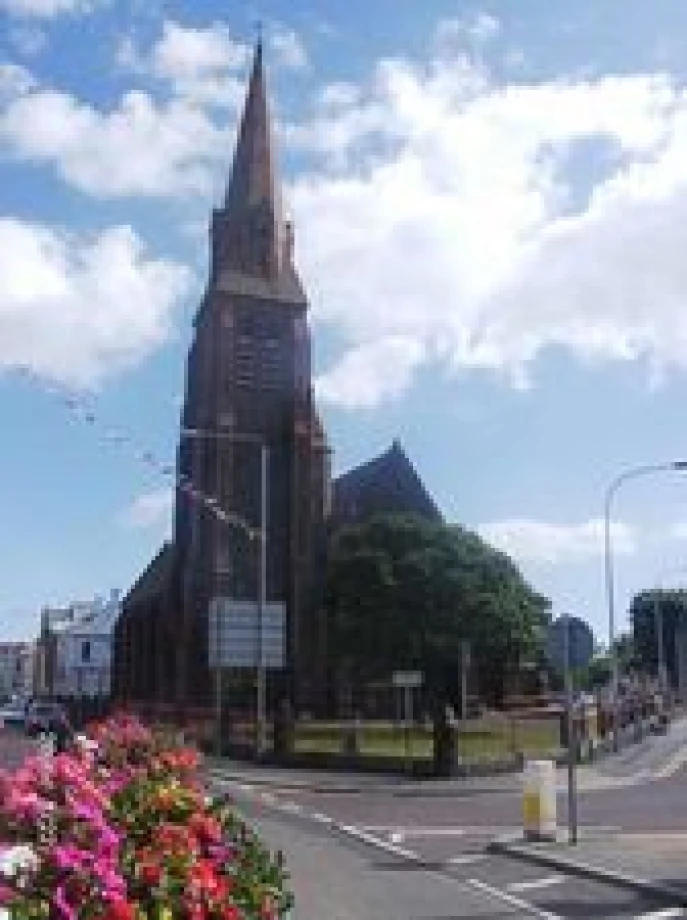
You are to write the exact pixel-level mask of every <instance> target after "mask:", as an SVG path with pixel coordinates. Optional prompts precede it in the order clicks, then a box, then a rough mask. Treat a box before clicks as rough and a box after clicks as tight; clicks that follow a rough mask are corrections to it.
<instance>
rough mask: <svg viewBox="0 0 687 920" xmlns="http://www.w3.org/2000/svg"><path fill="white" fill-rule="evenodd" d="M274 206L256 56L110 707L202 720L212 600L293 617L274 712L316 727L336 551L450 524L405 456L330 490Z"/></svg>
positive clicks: (284, 227)
mask: <svg viewBox="0 0 687 920" xmlns="http://www.w3.org/2000/svg"><path fill="white" fill-rule="evenodd" d="M280 191H281V190H280V185H279V179H278V174H277V162H276V153H275V146H274V139H273V133H272V124H271V119H270V112H269V106H268V98H267V91H266V83H265V72H264V66H263V51H262V46H261V44H258V47H257V49H256V52H255V58H254V61H253V68H252V73H251V76H250V82H249V87H248V93H247V98H246V103H245V108H244V111H243V116H242V119H241V122H240V126H239V131H238V140H237V145H236V151H235V155H234V162H233V167H232V169H231V173H230V176H229V180H228V184H227V187H226V193H225V196H224V200H223V202H222V204H221V207H219V208H218V209H216V210H215V211H214V213H213V215H212V221H211V229H210V265H209V277H208V283H207V287H206V290H205V294H204V297H203V299H202V302H201V304H200V307H199V309H198V312H197V315H196V318H195V322H194V331H193V340H192V343H191V346H190V349H189V354H188V360H187V367H186V392H185V401H184V406H183V411H182V416H181V426H180V437H179V447H178V454H177V490H176V501H175V514H174V533H173V539H172V541H171V542H170V543H167V544H165V545H164V546H163V547H162V548H161V550H160V551H159V553H158V554H157V555H156V557H155V558H154V559H153V560H152V562H151V563H150V565H149V566H148V567H147V568H146V569H145V571H144V572H143V573H142V575H141V576H140V577H139V579H138V580H137V582H136V583H135V585H134V586H133V588H132V589H131V591H130V592H129V594H128V596H127V597H126V598H125V600H124V604H123V611H122V615H121V617H120V619H119V622H118V625H117V630H116V634H115V664H114V674H113V684H114V687H113V696H114V701H115V703H116V704H119V705H125V706H129V707H131V708H133V709H136V710H138V711H139V712H140V713H141V714H143V715H149V716H153V717H161V716H162V717H168V718H171V719H174V720H175V721H178V722H186V721H188V719H189V718H193V717H194V714H196V715H197V714H198V713H202V712H208V711H209V706H210V705H211V703H212V700H213V682H212V675H211V673H210V669H209V664H208V623H209V611H210V608H211V605H212V603H213V599H216V598H225V599H229V600H230V601H232V602H233V601H239V602H240V601H245V602H253V603H255V602H256V601H258V600H259V599H260V598H261V597H262V600H263V601H265V602H266V603H268V604H269V603H273V602H278V603H282V604H283V605H284V606H285V610H286V635H285V650H286V667H285V668H284V669H283V670H282V671H275V672H272V673H271V674H270V677H269V681H268V687H267V690H268V707H269V708H272V707H273V706H274V704H275V702H276V701H277V700H278V699H283V698H288V699H289V700H290V701H291V703H292V704H293V706H294V709H295V710H296V711H302V710H309V711H314V712H316V711H317V710H318V708H321V706H322V701H323V700H324V699H325V698H326V681H327V654H326V645H325V643H326V624H325V623H324V621H323V612H322V610H321V605H320V604H319V603H318V600H319V598H320V596H321V588H322V579H323V577H324V570H325V567H326V550H327V541H328V538H330V537H331V536H332V535H333V533H334V532H335V531H336V530H337V529H338V528H339V527H341V526H344V525H346V524H351V523H360V522H361V521H362V520H364V519H365V518H366V517H369V516H371V515H373V514H378V513H403V514H415V515H420V516H424V517H428V518H430V519H434V520H437V519H440V515H439V512H438V510H437V508H436V506H435V505H434V502H433V501H432V499H431V497H430V496H429V494H428V493H427V492H426V490H425V489H424V486H423V485H422V483H421V481H420V479H419V477H418V475H417V473H416V472H415V470H414V468H413V467H412V464H411V463H410V461H409V460H408V458H407V457H406V455H405V454H404V452H403V450H402V449H401V447H400V445H399V444H398V443H394V445H393V446H392V447H391V449H390V450H388V451H386V452H385V453H384V454H382V455H381V457H379V458H377V459H375V460H372V461H369V462H368V463H366V464H363V465H362V466H360V467H358V468H356V469H355V470H352V471H350V472H348V473H346V474H344V475H343V476H341V477H340V479H339V480H338V481H337V482H335V483H334V484H333V486H332V483H331V478H330V451H329V447H328V444H327V440H326V437H325V434H324V431H323V427H322V424H321V423H320V420H319V417H318V413H317V409H316V407H315V402H314V398H313V390H312V380H311V345H310V330H309V326H308V300H307V296H306V293H305V291H304V289H303V286H302V284H301V281H300V278H299V276H298V272H297V270H296V265H295V261H294V259H295V254H294V233H293V228H292V226H291V224H290V223H289V222H288V221H287V220H286V219H285V217H284V213H283V211H282V204H281V194H280ZM330 493H332V494H333V505H334V506H333V508H330V504H331V498H330ZM211 505H212V507H210V506H211ZM330 512H332V513H330ZM263 520H264V524H265V528H264V530H265V535H266V552H265V554H264V556H261V554H260V539H256V537H259V536H260V532H261V528H262V525H263ZM262 561H264V563H265V570H264V571H263V570H262V567H261V562H262ZM261 575H264V577H262V578H261ZM261 588H262V589H263V590H261ZM263 591H264V596H262V594H263ZM251 679H252V678H251ZM250 686H252V685H251V684H250V682H248V683H247V684H246V687H250ZM250 695H251V694H250V693H248V694H244V697H246V696H250Z"/></svg>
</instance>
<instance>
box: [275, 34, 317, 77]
mask: <svg viewBox="0 0 687 920" xmlns="http://www.w3.org/2000/svg"><path fill="white" fill-rule="evenodd" d="M269 44H270V52H271V54H270V58H271V59H272V60H274V62H275V63H276V64H277V65H278V66H281V67H284V68H288V69H290V70H305V69H307V67H308V66H309V61H308V52H307V51H306V50H305V46H304V44H303V42H302V41H301V39H300V37H299V36H298V34H297V33H296V32H294V31H293V29H286V28H278V29H276V30H275V31H274V32H272V34H271V35H270V38H269Z"/></svg>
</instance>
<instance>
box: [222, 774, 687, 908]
mask: <svg viewBox="0 0 687 920" xmlns="http://www.w3.org/2000/svg"><path fill="white" fill-rule="evenodd" d="M219 788H222V789H224V791H226V792H229V793H230V794H231V795H232V796H233V797H234V798H235V799H236V801H237V804H238V807H239V808H240V809H241V810H242V811H243V813H244V814H245V815H246V817H247V818H248V819H249V820H250V821H251V822H252V823H254V824H255V825H257V827H258V828H259V830H260V832H261V834H262V835H263V837H264V839H265V840H266V841H267V842H268V843H269V844H270V846H272V847H276V848H280V849H282V850H283V851H284V853H285V855H286V859H287V864H288V865H289V866H290V868H291V871H292V874H293V884H294V890H295V893H296V903H297V909H296V913H295V920H323V918H325V917H326V918H334V920H339V918H340V920H353V918H356V920H411V918H412V920H420V918H422V920H439V918H442V920H450V918H466V920H467V918H473V917H474V918H481V917H492V918H498V917H540V918H545V920H575V918H582V917H588V918H594V920H602V918H616V917H618V918H620V917H628V918H629V917H632V918H640V917H641V918H652V920H653V918H666V920H667V918H670V917H683V916H686V917H687V913H683V912H682V911H681V910H680V909H679V908H677V907H676V906H675V905H671V904H669V903H666V902H665V901H662V902H657V901H653V900H651V899H649V898H646V897H644V896H641V895H639V894H637V893H634V892H631V891H628V890H625V889H622V888H618V887H616V886H614V885H610V884H602V883H598V882H591V881H587V880H584V879H581V878H579V877H575V876H568V875H566V874H565V873H562V872H558V871H556V872H554V871H550V870H546V869H541V868H537V867H534V866H530V865H527V864H523V863H521V862H518V861H514V860H511V859H509V858H508V857H503V856H496V855H491V854H489V853H487V852H486V845H487V844H488V842H489V841H490V840H492V839H493V838H494V837H495V836H498V835H499V834H503V833H511V832H513V831H516V830H517V829H518V828H519V820H520V809H521V802H520V795H519V794H518V793H515V792H513V791H504V792H492V791H489V790H487V791H485V792H483V793H480V792H479V791H475V790H474V789H473V791H472V792H471V793H470V794H469V795H463V796H460V795H452V794H449V793H447V794H442V795H437V794H436V793H435V792H433V791H432V790H431V788H423V786H422V785H420V786H419V787H418V789H417V790H415V791H413V790H409V789H407V788H403V789H398V788H395V787H394V786H393V785H390V786H389V787H387V788H386V789H385V788H383V787H379V786H377V787H375V788H372V789H368V790H365V789H363V790H361V791H358V792H353V791H348V792H339V793H331V792H324V791H319V792H313V791H308V790H307V789H294V788H293V787H289V788H285V789H280V788H279V787H278V786H275V787H271V788H266V787H264V786H263V787H260V786H258V785H255V786H252V785H251V784H250V783H249V782H242V783H239V784H237V783H236V782H235V781H228V782H223V781H221V780H220V781H219ZM686 793H687V780H686V778H685V776H684V775H683V774H682V773H676V774H675V775H674V776H673V777H671V778H670V779H665V780H662V781H655V782H652V783H649V784H641V785H634V786H623V787H619V788H617V789H608V788H605V789H603V790H602V789H597V790H596V791H588V792H585V793H584V794H583V795H582V797H581V809H580V812H581V819H582V821H583V822H584V823H585V824H586V825H588V826H589V827H593V828H596V829H597V830H598V832H599V833H602V832H604V831H608V830H610V829H611V828H618V827H631V828H636V829H643V830H647V829H651V830H657V829H659V828H661V829H672V828H675V827H677V826H680V827H684V825H685V823H687V822H686V821H685V809H684V804H683V803H684V801H685V795H686ZM564 798H565V797H564V796H561V798H560V802H559V804H560V805H563V804H564ZM563 811H564V809H563Z"/></svg>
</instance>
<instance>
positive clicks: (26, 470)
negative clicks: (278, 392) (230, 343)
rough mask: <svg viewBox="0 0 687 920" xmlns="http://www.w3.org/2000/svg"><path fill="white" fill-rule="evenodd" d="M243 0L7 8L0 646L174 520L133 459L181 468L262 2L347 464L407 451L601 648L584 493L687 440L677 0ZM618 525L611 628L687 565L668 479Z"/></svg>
mask: <svg viewBox="0 0 687 920" xmlns="http://www.w3.org/2000/svg"><path fill="white" fill-rule="evenodd" d="M237 6H238V5H237V4H227V3H219V2H214V0H204V2H203V3H202V4H199V3H194V4H190V3H177V2H173V0H169V2H165V3H162V2H158V3H155V2H144V0H89V2H85V0H83V2H82V0H0V55H1V56H0V171H1V176H0V418H2V421H3V424H2V431H3V438H2V445H3V449H2V452H1V453H0V482H1V483H2V514H1V515H0V560H1V563H0V564H1V572H2V575H1V577H0V633H1V634H2V635H3V636H6V637H23V636H28V635H31V634H32V633H33V632H34V629H35V623H36V620H37V616H38V611H39V610H40V607H41V606H42V605H43V604H47V603H61V602H65V601H67V600H69V599H76V598H84V597H88V596H90V595H92V594H94V593H106V592H107V591H108V589H109V588H110V587H121V588H124V589H126V588H127V587H128V586H129V585H130V584H131V582H132V581H133V579H134V578H135V576H136V574H137V572H139V571H140V569H141V567H142V566H143V565H144V564H145V563H146V562H147V560H148V559H149V558H150V556H151V554H152V553H153V552H154V551H155V549H156V547H157V546H158V545H159V541H160V540H161V539H163V537H164V535H165V533H166V532H167V531H168V528H169V489H168V486H167V485H166V483H165V482H164V480H163V478H162V477H161V476H160V475H158V474H157V473H156V472H155V471H154V470H153V469H151V468H150V466H149V465H146V464H145V463H143V462H141V460H140V457H139V456H138V453H140V451H141V450H146V449H149V450H151V451H152V452H154V454H155V455H156V456H157V457H159V458H160V459H161V461H163V462H165V461H167V460H171V459H172V458H173V456H174V447H175V435H176V426H177V423H178V412H179V403H180V398H181V396H182V393H183V374H184V360H185V353H186V348H187V346H188V342H189V335H190V329H191V321H192V317H193V314H194V311H195V309H196V307H197V304H198V302H199V297H200V294H201V291H202V288H203V284H204V281H205V270H206V263H207V253H206V242H207V226H208V218H209V214H210V209H211V207H212V205H213V203H215V202H216V201H217V200H218V198H219V196H220V194H221V190H222V186H223V184H224V182H225V181H226V177H227V173H228V168H229V163H230V159H231V152H232V148H233V142H234V132H235V124H236V117H237V113H238V111H239V109H240V105H241V103H242V99H243V92H244V86H245V79H246V71H247V66H248V61H249V58H250V52H251V43H252V40H253V37H254V34H255V26H254V23H255V20H256V19H257V17H258V16H260V18H261V19H262V21H263V23H264V27H263V28H264V33H265V42H266V46H267V55H266V56H267V61H268V67H269V80H270V86H271V91H272V94H273V97H274V107H275V112H276V117H277V122H278V137H279V147H280V153H281V160H282V166H283V170H282V171H283V176H284V181H285V186H286V195H285V197H286V201H287V204H288V208H289V211H290V213H291V215H292V216H293V219H294V221H295V225H296V245H297V260H298V264H299V266H300V269H301V274H302V276H303V278H304V281H305V283H306V286H307V289H308V290H309V292H310V296H311V305H312V312H311V319H312V325H313V330H314V347H315V370H316V377H317V390H318V395H319V400H320V405H321V409H322V414H323V416H324V419H325V423H326V427H327V430H328V432H329V436H330V440H331V443H332V446H333V448H334V462H335V468H336V469H337V470H342V469H345V468H347V467H349V466H351V465H353V464H355V463H357V462H359V461H361V460H363V459H365V458H367V457H369V456H371V455H373V454H374V453H376V452H379V451H380V450H383V449H384V448H386V447H387V446H388V445H389V443H390V442H391V440H392V439H393V438H395V437H399V438H400V439H401V440H402V442H403V444H404V445H405V447H406V449H407V451H408V453H409V455H410V456H411V458H412V460H413V461H414V462H415V464H416V466H417V468H418V470H419V472H420V474H421V475H422V477H423V478H424V480H425V482H426V484H427V486H428V488H429V489H430V490H431V491H432V492H433V494H434V495H435V496H436V498H437V501H438V502H439V504H440V506H441V508H442V509H443V511H444V513H445V515H446V517H447V518H448V519H450V520H454V521H460V522H462V523H464V524H466V525H468V526H470V527H473V528H476V529H478V530H479V531H480V532H481V533H483V534H484V535H485V536H486V537H487V538H488V539H490V540H492V541H493V542H495V543H497V544H498V545H500V546H502V547H504V548H505V549H506V550H508V551H509V552H511V553H512V555H513V556H514V557H515V558H516V560H517V561H518V562H519V563H520V564H521V566H522V568H523V570H524V571H525V573H526V575H527V576H528V577H529V578H530V580H531V581H532V583H533V584H534V585H535V586H536V587H537V588H538V589H539V590H541V591H542V592H544V593H545V594H547V595H548V596H549V597H550V598H551V599H552V602H553V608H554V611H555V612H556V613H561V612H564V611H565V612H570V613H574V614H577V615H581V616H583V617H585V618H586V619H588V620H589V621H590V622H591V623H592V625H593V626H594V627H595V629H596V630H597V631H598V632H599V633H600V634H601V636H602V637H603V635H604V632H605V619H606V614H605V600H604V591H603V557H602V515H603V496H604V491H605V489H606V488H607V486H608V484H609V482H610V481H611V480H612V479H613V477H614V476H615V475H616V474H617V473H618V472H620V471H621V470H623V469H624V468H626V467H628V466H633V465H635V464H638V463H644V462H652V461H662V460H671V459H678V458H683V457H687V427H686V426H685V405H686V404H687V374H686V371H687V260H685V257H684V246H685V243H686V242H687V233H686V232H685V229H684V228H685V226H686V225H687V8H686V7H685V5H684V3H683V2H682V0H654V2H653V3H651V4H647V3H646V2H645V0H607V2H604V3H603V4H600V3H598V2H596V0H579V2H576V3H574V4H573V3H558V4H552V3H551V2H550V0H521V2H519V3H511V2H506V0H502V2H494V3H491V4H489V5H484V4H481V3H460V4H458V3H455V2H453V3H449V2H439V0H435V2H432V3H427V4H418V3H414V2H411V0H403V2H399V0H393V2H392V0H376V2H375V3H369V2H366V3H363V2H360V0H353V2H348V3H346V4H341V3H339V2H334V0H329V2H318V3H317V4H312V3H311V4H306V3H304V2H295V0H290V2H289V3H286V2H281V3H279V2H270V0H265V2H264V3H262V4H261V5H260V6H259V7H258V5H257V4H245V5H243V6H242V11H241V12H236V10H235V7H237ZM22 368H29V369H30V371H31V374H30V375H28V376H27V375H26V374H25V373H22V372H20V370H21V369H22ZM65 393H73V394H78V401H79V402H78V405H79V407H80V411H83V407H84V406H87V407H90V409H91V410H92V411H93V413H94V416H95V419H96V422H95V424H89V423H86V422H85V421H84V420H83V419H82V418H81V419H80V418H79V417H77V416H78V414H79V413H78V412H77V413H76V415H75V413H74V412H73V411H71V410H70V409H69V408H68V407H67V405H66V404H65V401H64V394H65ZM113 432H120V433H121V432H125V433H126V435H127V441H126V442H125V443H124V444H120V445H119V446H117V445H115V444H113V443H112V438H113ZM613 526H614V531H613V534H614V540H613V544H614V547H615V550H616V557H617V587H618V595H619V608H620V611H621V615H620V620H621V623H622V621H623V615H622V610H623V609H624V607H625V606H626V604H627V600H628V598H629V597H630V596H631V594H632V593H633V592H634V591H636V590H639V589H641V588H644V587H647V586H649V585H653V584H656V583H659V582H660V583H664V584H676V583H679V582H681V581H687V482H686V481H684V478H683V477H681V476H679V475H676V474H673V475H668V474H665V475H659V476H655V477H647V478H644V479H642V480H636V481H634V482H632V483H628V484H627V485H626V486H625V487H624V488H623V489H622V490H621V491H620V492H619V494H618V500H617V502H616V506H615V513H614V525H613Z"/></svg>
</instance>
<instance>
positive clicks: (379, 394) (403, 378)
mask: <svg viewBox="0 0 687 920" xmlns="http://www.w3.org/2000/svg"><path fill="white" fill-rule="evenodd" d="M424 358H425V355H424V352H423V348H422V345H421V344H420V343H419V342H417V341H415V340H413V339H408V338H402V337H400V336H396V337H392V336H390V337H389V338H387V339H382V340H380V341H375V342H367V343H365V344H364V345H361V346H359V347H358V348H355V349H352V350H351V351H349V352H347V353H346V354H345V355H344V357H343V358H342V359H341V360H340V361H339V363H338V364H336V365H335V366H334V367H333V368H331V369H330V370H329V371H327V373H326V374H322V375H321V376H320V377H319V378H318V379H317V380H316V381H315V389H316V392H317V396H318V398H320V399H321V400H322V401H323V402H331V403H338V404H340V405H344V406H346V407H347V408H349V409H353V408H366V407H370V406H376V405H377V404H378V403H380V402H382V401H384V399H386V398H387V397H389V396H398V395H399V394H400V393H401V392H402V391H403V390H404V389H405V388H406V387H407V386H408V385H409V383H410V380H411V377H412V374H413V371H414V370H415V369H416V368H417V367H418V366H419V365H420V364H422V362H423V359H424ZM380 367H381V368H384V373H383V374H380V373H379V368H380Z"/></svg>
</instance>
